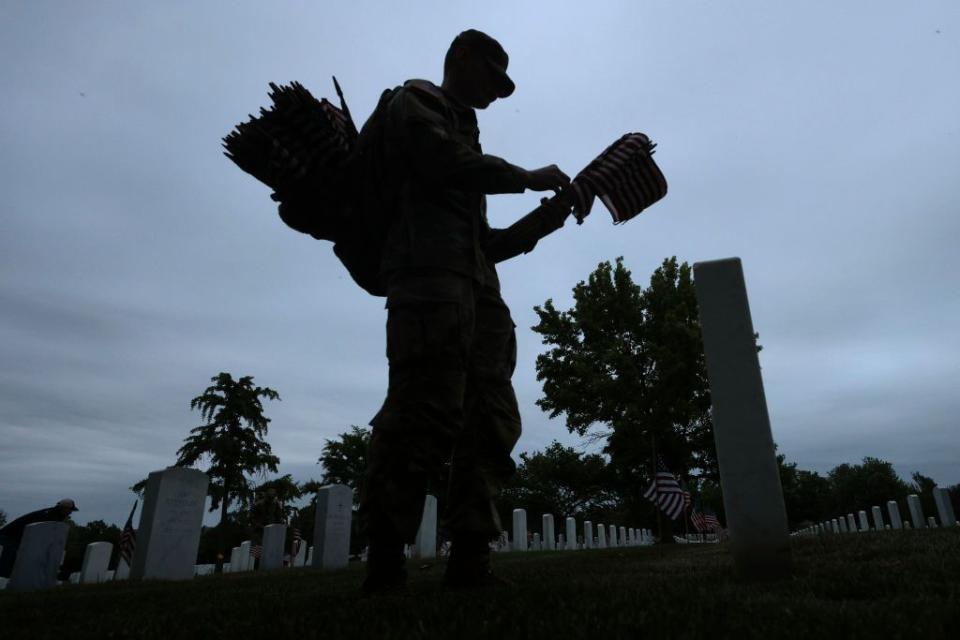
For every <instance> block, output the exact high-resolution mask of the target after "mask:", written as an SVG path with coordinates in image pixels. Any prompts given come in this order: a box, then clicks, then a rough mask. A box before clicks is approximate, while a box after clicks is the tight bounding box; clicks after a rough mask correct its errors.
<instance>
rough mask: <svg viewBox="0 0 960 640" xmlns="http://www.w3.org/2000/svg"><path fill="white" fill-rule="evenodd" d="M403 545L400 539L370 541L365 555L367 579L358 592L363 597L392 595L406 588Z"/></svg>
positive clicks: (375, 539)
mask: <svg viewBox="0 0 960 640" xmlns="http://www.w3.org/2000/svg"><path fill="white" fill-rule="evenodd" d="M403 551H404V544H403V540H402V539H400V538H382V539H377V538H374V539H371V540H370V550H369V552H368V554H367V577H366V579H364V581H363V585H361V587H360V590H361V592H363V593H364V594H365V595H376V594H381V593H394V592H398V591H403V590H404V589H406V587H407V570H406V569H405V568H404V565H405V564H406V557H405V556H404V554H403Z"/></svg>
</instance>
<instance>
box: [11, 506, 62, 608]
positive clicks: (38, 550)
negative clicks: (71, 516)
mask: <svg viewBox="0 0 960 640" xmlns="http://www.w3.org/2000/svg"><path fill="white" fill-rule="evenodd" d="M69 528H70V525H68V524H67V523H66V522H34V523H33V524H28V525H27V526H26V527H24V529H23V538H21V541H20V548H19V549H18V550H17V557H16V559H15V560H14V561H13V573H11V574H10V582H9V583H7V589H9V590H11V591H34V590H36V589H48V588H50V587H54V586H56V584H57V571H58V570H59V569H60V561H61V559H62V558H63V550H64V549H65V548H66V546H67V531H68V530H69Z"/></svg>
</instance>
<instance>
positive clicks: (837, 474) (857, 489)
mask: <svg viewBox="0 0 960 640" xmlns="http://www.w3.org/2000/svg"><path fill="white" fill-rule="evenodd" d="M827 479H828V480H829V481H830V500H829V502H828V505H827V507H828V511H827V512H826V513H825V514H824V516H823V518H821V519H826V518H830V517H836V516H838V515H843V514H847V513H854V514H855V513H857V511H858V510H860V509H865V508H867V507H870V506H873V505H885V504H886V503H887V501H888V500H903V499H904V498H906V496H907V494H908V493H910V487H909V485H907V483H906V482H904V481H903V480H901V479H900V476H898V475H897V472H896V471H894V469H893V464H891V463H890V462H887V461H885V460H880V459H879V458H871V457H866V458H864V459H863V462H862V463H861V464H849V463H843V464H840V465H837V466H836V467H834V468H833V469H831V470H830V473H829V474H827Z"/></svg>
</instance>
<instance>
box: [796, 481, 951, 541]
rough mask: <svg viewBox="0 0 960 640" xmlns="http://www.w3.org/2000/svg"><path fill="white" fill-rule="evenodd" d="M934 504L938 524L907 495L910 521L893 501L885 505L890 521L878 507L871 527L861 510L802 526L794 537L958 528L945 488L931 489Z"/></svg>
mask: <svg viewBox="0 0 960 640" xmlns="http://www.w3.org/2000/svg"><path fill="white" fill-rule="evenodd" d="M933 501H934V503H935V504H936V505H937V514H938V515H939V516H940V522H939V524H938V523H937V519H936V518H935V517H933V516H926V517H925V516H924V513H923V506H922V505H921V503H920V496H918V495H916V494H911V495H909V496H907V507H908V508H909V510H910V520H904V519H903V518H901V517H900V506H899V505H898V504H897V501H896V500H889V501H888V502H887V517H888V519H889V522H884V520H883V511H882V510H881V509H880V507H878V506H873V507H871V508H870V512H871V516H872V517H873V527H871V526H870V520H869V519H868V518H867V512H866V511H864V510H862V509H861V510H860V511H858V512H857V516H856V517H854V515H853V514H852V513H848V514H847V515H846V516H838V517H836V518H831V519H830V520H824V521H823V522H818V523H817V524H815V525H812V526H809V527H805V528H803V529H800V530H799V531H796V532H795V533H794V534H793V535H816V534H821V533H858V532H862V531H870V530H871V529H872V530H874V531H884V530H891V529H923V528H930V529H934V528H936V527H938V526H941V527H955V526H960V522H957V517H956V515H955V514H954V512H953V505H952V504H951V503H950V494H949V492H948V491H947V490H946V489H943V488H941V487H934V489H933Z"/></svg>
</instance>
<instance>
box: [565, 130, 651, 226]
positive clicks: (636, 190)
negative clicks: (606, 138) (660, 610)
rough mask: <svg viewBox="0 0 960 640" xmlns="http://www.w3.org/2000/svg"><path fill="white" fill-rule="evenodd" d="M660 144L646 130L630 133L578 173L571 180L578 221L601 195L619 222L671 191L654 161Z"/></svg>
mask: <svg viewBox="0 0 960 640" xmlns="http://www.w3.org/2000/svg"><path fill="white" fill-rule="evenodd" d="M656 146H657V145H656V144H654V143H653V142H651V141H650V138H648V137H647V136H645V135H644V134H642V133H628V134H626V135H624V136H623V137H621V138H620V139H619V140H617V141H616V142H614V143H613V144H612V145H610V146H609V147H607V148H606V150H604V152H603V153H601V154H600V155H599V156H597V157H596V158H595V159H594V160H593V162H591V163H590V164H588V165H587V167H586V168H585V169H584V170H583V171H581V172H580V173H578V174H577V176H576V177H575V178H574V179H573V181H572V182H571V183H570V187H571V188H572V190H573V193H574V206H573V210H574V214H575V215H576V218H577V222H578V223H579V222H583V219H584V218H586V217H587V214H589V213H590V209H591V208H592V206H593V200H594V198H597V197H599V198H600V201H601V202H603V204H604V205H605V206H606V207H607V210H609V211H610V215H611V216H613V222H614V224H619V223H621V222H626V221H627V220H629V219H630V218H633V217H634V216H636V215H637V214H639V213H640V212H641V211H643V210H644V209H646V208H647V207H649V206H650V205H652V204H653V203H654V202H657V201H658V200H660V199H661V198H663V197H664V196H665V195H667V180H666V178H664V177H663V173H662V172H661V171H660V168H659V167H657V164H656V163H655V162H654V161H653V151H654V148H655V147H656Z"/></svg>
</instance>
